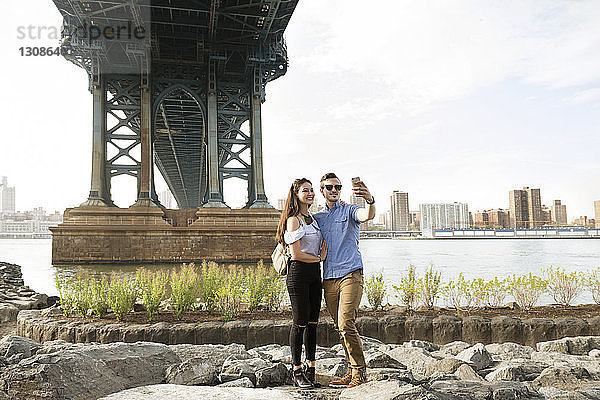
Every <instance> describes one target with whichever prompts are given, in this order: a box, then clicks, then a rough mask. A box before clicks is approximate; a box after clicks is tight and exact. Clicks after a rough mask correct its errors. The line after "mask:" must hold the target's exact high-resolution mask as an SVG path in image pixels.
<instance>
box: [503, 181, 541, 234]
mask: <svg viewBox="0 0 600 400" xmlns="http://www.w3.org/2000/svg"><path fill="white" fill-rule="evenodd" d="M508 202H509V206H510V225H511V227H513V228H516V229H523V228H537V227H539V226H542V225H544V220H543V218H542V198H541V194H540V189H530V188H529V187H524V188H523V189H517V190H511V191H510V192H508Z"/></svg>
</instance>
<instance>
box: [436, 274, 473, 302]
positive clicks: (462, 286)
mask: <svg viewBox="0 0 600 400" xmlns="http://www.w3.org/2000/svg"><path fill="white" fill-rule="evenodd" d="M442 291H443V293H444V297H445V298H446V304H448V305H450V306H452V307H454V308H456V310H457V311H460V310H462V309H463V308H464V307H468V306H470V305H471V301H472V299H473V295H472V292H471V289H470V286H469V284H468V283H467V282H466V281H465V277H464V275H463V274H462V272H461V273H460V274H458V278H457V279H456V280H455V281H450V282H448V283H447V284H446V285H444V287H443V289H442Z"/></svg>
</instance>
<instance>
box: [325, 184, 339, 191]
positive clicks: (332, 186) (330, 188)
mask: <svg viewBox="0 0 600 400" xmlns="http://www.w3.org/2000/svg"><path fill="white" fill-rule="evenodd" d="M323 187H324V188H325V189H327V190H330V191H331V190H333V188H334V187H335V190H337V191H340V190H342V185H323Z"/></svg>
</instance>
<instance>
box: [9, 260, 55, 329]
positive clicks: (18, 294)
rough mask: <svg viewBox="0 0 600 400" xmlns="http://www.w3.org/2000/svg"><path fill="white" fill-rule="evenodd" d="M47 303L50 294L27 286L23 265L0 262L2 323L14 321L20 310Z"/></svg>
mask: <svg viewBox="0 0 600 400" xmlns="http://www.w3.org/2000/svg"><path fill="white" fill-rule="evenodd" d="M47 303H48V296H46V295H45V294H41V293H36V292H35V291H34V290H32V289H31V288H30V287H29V286H25V283H24V282H23V274H22V273H21V267H19V266H18V265H14V264H8V263H4V262H0V323H6V322H14V321H15V320H16V319H17V314H18V313H19V310H29V309H32V308H34V309H39V308H44V307H46V306H47Z"/></svg>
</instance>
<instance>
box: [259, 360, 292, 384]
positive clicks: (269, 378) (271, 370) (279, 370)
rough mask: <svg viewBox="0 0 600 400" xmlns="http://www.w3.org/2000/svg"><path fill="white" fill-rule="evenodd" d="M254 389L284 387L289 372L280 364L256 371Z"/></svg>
mask: <svg viewBox="0 0 600 400" xmlns="http://www.w3.org/2000/svg"><path fill="white" fill-rule="evenodd" d="M255 375H256V387H261V388H264V387H269V386H280V385H284V384H285V383H286V381H287V380H288V377H289V371H288V369H287V367H286V366H285V365H283V364H282V363H277V364H273V365H271V366H269V367H267V368H262V369H259V370H257V371H256V373H255Z"/></svg>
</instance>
